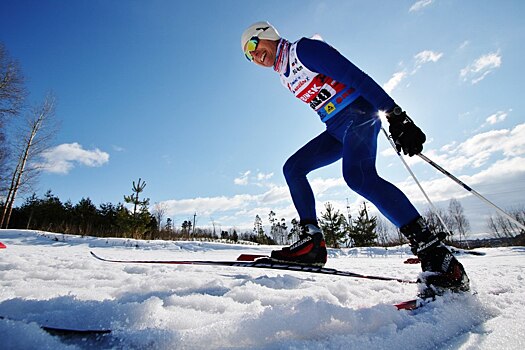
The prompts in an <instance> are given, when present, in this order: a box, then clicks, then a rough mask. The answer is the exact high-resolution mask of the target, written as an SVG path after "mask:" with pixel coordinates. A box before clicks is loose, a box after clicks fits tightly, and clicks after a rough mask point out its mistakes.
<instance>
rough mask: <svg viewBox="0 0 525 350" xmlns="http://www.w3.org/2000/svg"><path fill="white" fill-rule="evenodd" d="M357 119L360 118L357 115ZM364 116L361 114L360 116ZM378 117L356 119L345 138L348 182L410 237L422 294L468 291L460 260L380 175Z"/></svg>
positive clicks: (345, 174) (398, 191)
mask: <svg viewBox="0 0 525 350" xmlns="http://www.w3.org/2000/svg"><path fill="white" fill-rule="evenodd" d="M356 120H359V119H357V118H356ZM361 120H362V118H361ZM380 127H381V126H380V121H379V119H378V118H374V117H371V118H369V119H368V120H365V121H361V122H360V123H359V122H355V121H354V123H353V124H352V125H350V127H349V128H348V129H347V130H346V132H345V135H344V139H343V173H344V178H345V180H346V182H347V184H348V185H349V186H350V188H352V189H353V190H354V191H356V192H357V193H359V194H361V195H362V196H363V197H365V198H366V199H368V200H369V201H371V202H372V203H373V204H374V205H375V206H376V207H377V208H378V209H379V210H380V211H381V213H383V214H384V215H385V216H386V217H387V218H388V219H390V221H392V222H393V223H394V224H395V225H396V226H397V227H399V228H400V230H401V232H402V233H403V234H404V235H405V236H406V237H407V238H408V239H409V241H410V245H411V247H412V251H413V252H414V254H415V255H417V256H418V257H419V258H420V259H421V267H422V270H423V271H424V272H435V274H423V275H422V277H423V278H422V279H424V282H425V283H426V286H427V288H425V290H424V291H422V295H423V296H430V295H436V294H442V293H443V292H444V291H445V290H452V291H455V292H457V291H466V290H468V289H469V280H468V277H467V274H466V273H465V270H464V268H463V266H462V265H461V263H460V262H459V261H458V260H457V259H456V258H455V257H454V256H453V255H452V253H451V252H450V250H449V249H448V248H447V247H446V246H445V245H444V244H443V243H441V239H442V237H440V236H439V235H436V234H434V233H432V232H431V231H430V230H429V228H428V227H427V225H426V224H425V222H424V220H423V219H422V218H421V216H420V214H419V213H418V212H417V210H416V209H415V208H414V206H413V205H412V204H411V203H410V201H409V200H408V198H407V197H406V196H405V195H404V193H403V192H402V191H400V190H399V189H398V188H397V187H395V186H394V185H393V184H391V183H390V182H388V181H386V180H384V179H382V178H381V177H379V175H378V174H377V171H376V167H375V159H376V153H377V135H378V133H379V130H380Z"/></svg>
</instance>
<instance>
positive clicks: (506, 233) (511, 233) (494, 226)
mask: <svg viewBox="0 0 525 350" xmlns="http://www.w3.org/2000/svg"><path fill="white" fill-rule="evenodd" d="M509 213H510V215H512V217H514V218H515V219H516V220H518V222H521V223H522V224H525V208H518V209H514V210H510V211H509ZM488 227H489V229H490V231H491V232H492V236H493V237H494V238H513V237H516V236H518V235H520V234H524V233H525V231H524V230H522V229H520V228H519V227H518V226H517V225H516V224H514V223H513V222H511V221H510V220H509V219H507V218H505V217H503V216H502V215H500V214H496V217H495V218H494V217H493V216H491V217H490V218H489V220H488Z"/></svg>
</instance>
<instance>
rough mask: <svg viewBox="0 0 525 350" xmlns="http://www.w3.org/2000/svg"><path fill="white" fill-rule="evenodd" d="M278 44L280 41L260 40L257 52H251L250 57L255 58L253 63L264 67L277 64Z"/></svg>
mask: <svg viewBox="0 0 525 350" xmlns="http://www.w3.org/2000/svg"><path fill="white" fill-rule="evenodd" d="M278 43H279V41H273V40H266V39H259V43H258V44H257V47H256V48H255V50H253V51H250V55H251V56H252V57H253V62H255V63H256V64H258V65H259V66H262V67H272V66H273V63H274V62H275V55H276V52H277V44H278ZM245 51H246V47H245Z"/></svg>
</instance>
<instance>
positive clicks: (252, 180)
mask: <svg viewBox="0 0 525 350" xmlns="http://www.w3.org/2000/svg"><path fill="white" fill-rule="evenodd" d="M272 177H273V173H267V174H266V173H263V172H258V173H257V174H255V175H252V171H251V170H247V171H246V172H244V173H242V174H241V175H240V176H239V177H237V178H235V179H233V183H234V184H236V185H239V186H247V185H255V186H259V187H272V186H273V184H272V183H270V182H268V181H269V180H270V179H271V178H272Z"/></svg>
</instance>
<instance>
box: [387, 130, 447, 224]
mask: <svg viewBox="0 0 525 350" xmlns="http://www.w3.org/2000/svg"><path fill="white" fill-rule="evenodd" d="M381 129H382V130H383V133H384V134H385V136H386V138H387V139H388V141H389V142H390V145H391V146H392V148H393V149H394V151H395V152H396V153H397V155H398V156H399V158H400V159H401V161H402V162H403V164H404V165H405V168H406V169H407V170H408V172H409V173H410V175H411V176H412V178H413V179H414V181H415V182H416V184H417V186H418V187H419V189H420V190H421V192H422V193H423V196H425V198H426V200H427V202H428V204H430V207H431V208H432V210H433V211H434V213H435V214H436V216H437V217H438V219H439V221H440V222H441V225H443V227H444V228H445V231H447V232H448V233H451V231H450V230H449V229H448V227H447V224H446V223H445V220H443V218H442V217H441V215H439V212H438V210H437V208H436V207H435V206H434V203H432V201H431V200H430V198H429V197H428V196H427V193H426V192H425V190H424V189H423V187H422V186H421V184H420V183H419V181H418V179H417V177H416V175H415V174H414V172H413V171H412V169H410V167H409V166H408V163H407V162H406V161H405V158H403V155H402V154H401V152H399V151H398V150H397V148H396V145H395V143H394V141H393V140H392V138H391V137H390V136H389V135H388V133H387V132H386V130H385V128H384V127H381Z"/></svg>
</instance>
